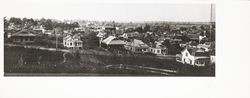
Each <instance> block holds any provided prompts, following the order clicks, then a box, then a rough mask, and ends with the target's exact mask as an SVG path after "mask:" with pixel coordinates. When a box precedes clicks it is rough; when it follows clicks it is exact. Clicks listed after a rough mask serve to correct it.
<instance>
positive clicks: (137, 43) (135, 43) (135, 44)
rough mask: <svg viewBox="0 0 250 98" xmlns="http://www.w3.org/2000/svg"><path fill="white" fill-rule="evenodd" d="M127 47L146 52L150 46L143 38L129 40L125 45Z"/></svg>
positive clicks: (138, 51)
mask: <svg viewBox="0 0 250 98" xmlns="http://www.w3.org/2000/svg"><path fill="white" fill-rule="evenodd" d="M124 47H125V49H127V50H129V51H132V52H134V53H144V52H148V51H149V50H148V49H149V46H148V45H147V44H145V43H143V42H142V41H141V40H137V39H133V40H132V41H131V42H127V43H126V45H124Z"/></svg>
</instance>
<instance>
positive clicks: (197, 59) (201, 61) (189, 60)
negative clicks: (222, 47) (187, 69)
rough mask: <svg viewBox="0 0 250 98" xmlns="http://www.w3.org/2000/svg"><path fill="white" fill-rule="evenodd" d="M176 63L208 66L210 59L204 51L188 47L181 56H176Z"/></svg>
mask: <svg viewBox="0 0 250 98" xmlns="http://www.w3.org/2000/svg"><path fill="white" fill-rule="evenodd" d="M176 61H178V62H181V63H183V64H189V65H193V66H206V65H208V64H210V57H209V53H208V52H206V51H204V50H203V49H198V48H188V47H187V48H185V49H184V50H182V51H181V54H177V55H176Z"/></svg>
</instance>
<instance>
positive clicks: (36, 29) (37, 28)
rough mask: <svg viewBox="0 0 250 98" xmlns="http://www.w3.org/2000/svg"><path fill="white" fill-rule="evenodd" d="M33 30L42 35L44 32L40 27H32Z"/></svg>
mask: <svg viewBox="0 0 250 98" xmlns="http://www.w3.org/2000/svg"><path fill="white" fill-rule="evenodd" d="M33 30H34V31H36V32H38V33H44V32H45V29H44V28H43V26H42V25H40V26H33Z"/></svg>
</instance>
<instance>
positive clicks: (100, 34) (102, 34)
mask: <svg viewBox="0 0 250 98" xmlns="http://www.w3.org/2000/svg"><path fill="white" fill-rule="evenodd" d="M105 35H106V33H105V32H99V33H98V34H97V35H96V37H104V36H105Z"/></svg>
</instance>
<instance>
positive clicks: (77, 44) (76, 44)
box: [63, 34, 83, 49]
mask: <svg viewBox="0 0 250 98" xmlns="http://www.w3.org/2000/svg"><path fill="white" fill-rule="evenodd" d="M63 46H64V47H67V48H71V49H80V48H82V46H83V42H82V40H81V37H80V35H79V34H75V35H73V36H72V35H68V36H66V37H64V38H63Z"/></svg>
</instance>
